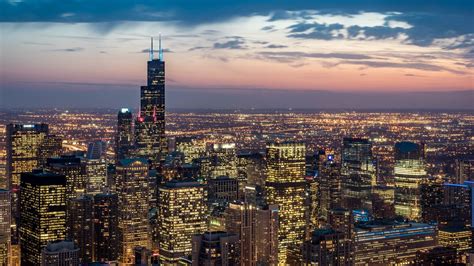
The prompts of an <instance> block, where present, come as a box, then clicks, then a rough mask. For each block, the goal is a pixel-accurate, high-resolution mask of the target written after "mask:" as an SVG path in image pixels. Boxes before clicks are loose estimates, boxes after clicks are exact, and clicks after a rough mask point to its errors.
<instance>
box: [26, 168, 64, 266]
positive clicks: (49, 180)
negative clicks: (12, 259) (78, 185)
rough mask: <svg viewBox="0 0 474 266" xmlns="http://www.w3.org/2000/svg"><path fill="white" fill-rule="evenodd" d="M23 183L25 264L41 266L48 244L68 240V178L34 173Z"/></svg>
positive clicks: (43, 172)
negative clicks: (43, 252) (44, 250)
mask: <svg viewBox="0 0 474 266" xmlns="http://www.w3.org/2000/svg"><path fill="white" fill-rule="evenodd" d="M20 179H21V182H20V191H21V192H20V200H19V203H20V204H19V205H20V225H19V231H20V250H21V264H22V265H39V264H40V263H41V252H42V250H43V248H44V247H45V246H46V244H47V243H48V242H51V241H55V240H63V239H65V237H66V183H67V182H66V177H65V176H64V175H58V174H54V173H50V172H45V171H43V170H34V171H33V172H31V173H22V174H21V178H20Z"/></svg>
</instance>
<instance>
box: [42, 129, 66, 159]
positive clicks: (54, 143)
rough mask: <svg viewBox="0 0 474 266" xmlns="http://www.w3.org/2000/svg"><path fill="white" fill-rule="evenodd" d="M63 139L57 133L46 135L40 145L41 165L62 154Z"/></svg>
mask: <svg viewBox="0 0 474 266" xmlns="http://www.w3.org/2000/svg"><path fill="white" fill-rule="evenodd" d="M62 145H63V139H62V137H60V136H57V135H46V136H45V138H44V140H43V143H42V144H41V146H40V147H39V158H40V163H39V165H40V166H41V167H44V166H45V165H46V162H47V159H48V158H52V157H59V156H61V154H62V149H63V148H62Z"/></svg>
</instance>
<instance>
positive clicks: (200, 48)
mask: <svg viewBox="0 0 474 266" xmlns="http://www.w3.org/2000/svg"><path fill="white" fill-rule="evenodd" d="M206 48H209V47H206V46H195V47H191V48H189V49H188V51H195V50H202V49H206Z"/></svg>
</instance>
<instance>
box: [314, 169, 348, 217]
mask: <svg viewBox="0 0 474 266" xmlns="http://www.w3.org/2000/svg"><path fill="white" fill-rule="evenodd" d="M318 181H319V211H320V216H321V217H323V218H325V219H326V220H327V218H328V215H329V211H330V210H332V209H336V208H341V207H342V175H341V171H340V167H339V165H338V164H336V163H335V162H334V161H331V160H328V161H327V162H326V163H325V164H324V165H323V166H321V171H320V176H319V178H318Z"/></svg>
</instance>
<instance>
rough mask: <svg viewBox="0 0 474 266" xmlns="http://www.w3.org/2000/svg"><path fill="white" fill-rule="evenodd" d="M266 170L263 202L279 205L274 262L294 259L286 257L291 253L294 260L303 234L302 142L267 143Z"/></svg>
mask: <svg viewBox="0 0 474 266" xmlns="http://www.w3.org/2000/svg"><path fill="white" fill-rule="evenodd" d="M266 174H267V179H266V183H265V190H266V192H265V193H266V200H267V203H268V204H270V205H278V209H279V221H280V225H279V228H278V245H279V248H278V249H279V252H278V262H279V263H298V262H297V261H290V258H288V257H289V255H291V257H292V258H296V260H298V257H299V255H300V252H299V251H300V248H301V247H300V246H301V244H302V243H303V240H304V236H305V225H306V215H307V213H306V211H307V206H306V204H305V203H306V195H305V192H306V182H305V179H304V174H305V145H304V144H303V143H292V142H274V143H270V144H268V145H267V169H266ZM290 253H291V254H290ZM287 258H288V259H287Z"/></svg>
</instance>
